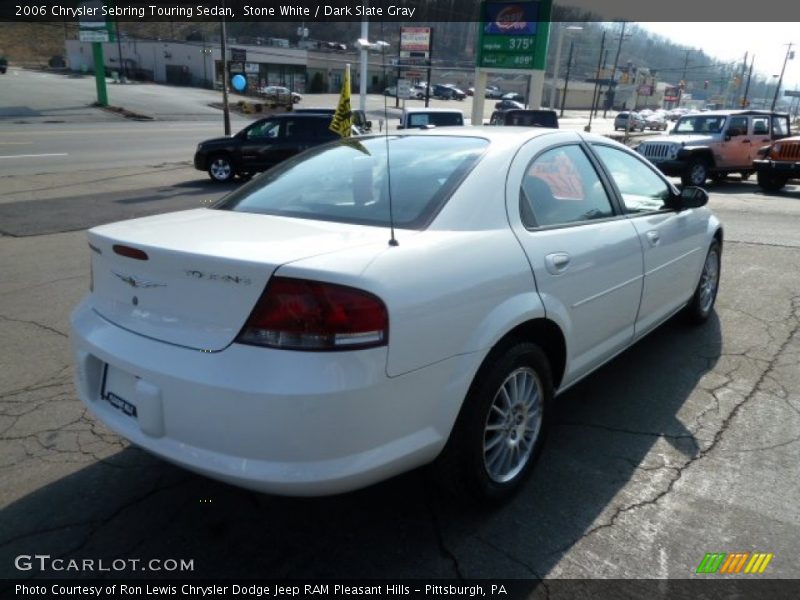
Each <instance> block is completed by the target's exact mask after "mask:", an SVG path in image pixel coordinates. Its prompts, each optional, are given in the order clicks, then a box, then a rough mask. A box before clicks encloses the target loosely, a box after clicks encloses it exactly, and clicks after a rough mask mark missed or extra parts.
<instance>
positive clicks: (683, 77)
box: [678, 50, 689, 107]
mask: <svg viewBox="0 0 800 600" xmlns="http://www.w3.org/2000/svg"><path fill="white" fill-rule="evenodd" d="M688 68H689V50H687V51H686V58H685V59H684V61H683V75H681V81H682V82H683V85H682V86H679V87H678V107H680V105H681V100H683V88H685V87H686V69H688Z"/></svg>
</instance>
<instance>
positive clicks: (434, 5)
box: [0, 0, 800, 35]
mask: <svg viewBox="0 0 800 600" xmlns="http://www.w3.org/2000/svg"><path fill="white" fill-rule="evenodd" d="M523 3H524V2H517V3H516V4H523ZM556 6H557V8H558V9H559V10H557V11H556V12H555V13H554V15H553V16H554V18H558V17H559V14H569V15H572V17H573V19H574V17H575V15H580V20H581V21H613V20H625V21H669V22H674V21H675V20H676V19H678V20H683V21H691V22H704V21H708V22H717V21H719V20H720V19H723V20H725V21H740V22H753V21H761V22H769V21H780V22H786V21H800V2H785V0H760V1H759V3H758V9H757V10H754V9H753V5H752V4H748V3H739V4H732V3H727V4H726V5H725V10H724V11H721V10H720V5H719V3H715V2H696V1H695V0H671V1H670V2H631V1H630V0H562V1H560V2H556ZM91 8H94V9H97V10H99V11H100V12H97V13H95V14H88V13H87V11H88V9H91ZM512 10H514V9H512ZM562 10H564V11H565V10H569V12H568V13H560V12H559V11H562ZM500 16H501V17H502V16H503V15H500ZM86 17H90V18H103V19H112V20H120V21H123V22H131V21H134V22H135V21H175V22H180V21H184V22H185V21H196V22H200V21H215V22H218V21H220V20H221V19H222V18H225V19H226V20H228V21H252V22H278V21H283V22H293V23H295V22H296V23H298V24H300V23H302V22H305V23H313V22H326V21H327V22H340V21H361V20H363V19H365V18H366V19H369V20H370V21H386V22H393V23H397V24H413V23H417V24H421V25H422V24H435V23H437V22H438V23H444V22H456V21H461V22H465V21H467V22H474V23H479V22H481V21H482V17H483V15H481V3H480V0H459V1H458V2H454V1H453V0H369V2H367V1H366V0H361V1H359V0H292V1H286V2H284V1H282V0H275V1H270V2H264V1H261V0H114V1H113V2H106V3H103V7H102V8H98V7H97V3H96V2H92V1H91V0H89V1H81V0H36V1H29V0H24V1H23V0H0V21H48V22H58V23H62V22H64V21H77V20H78V19H82V18H86ZM573 19H570V20H573ZM497 22H502V19H500V20H499V21H497ZM525 22H526V23H529V24H531V23H533V20H532V19H526V20H525ZM539 22H541V19H540V20H539ZM529 27H533V25H529ZM488 33H489V34H490V35H492V34H495V33H499V32H498V31H490V32H488ZM520 33H522V34H523V35H533V34H534V33H535V32H534V31H533V30H528V31H524V32H520Z"/></svg>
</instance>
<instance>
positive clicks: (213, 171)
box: [208, 154, 236, 183]
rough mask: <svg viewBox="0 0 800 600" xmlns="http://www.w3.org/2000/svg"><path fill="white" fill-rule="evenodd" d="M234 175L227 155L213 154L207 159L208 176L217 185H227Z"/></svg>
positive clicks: (234, 172)
mask: <svg viewBox="0 0 800 600" xmlns="http://www.w3.org/2000/svg"><path fill="white" fill-rule="evenodd" d="M235 175H236V170H235V169H234V168H233V163H232V162H231V159H230V157H229V156H228V155H227V154H215V155H214V156H212V157H211V158H209V159H208V176H209V177H211V180H212V181H216V182H217V183H227V182H229V181H231V180H232V179H233V178H234V176H235Z"/></svg>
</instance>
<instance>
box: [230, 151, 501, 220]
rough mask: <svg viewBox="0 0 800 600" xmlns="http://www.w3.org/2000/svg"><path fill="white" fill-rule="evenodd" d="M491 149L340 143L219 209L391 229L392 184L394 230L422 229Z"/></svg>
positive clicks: (287, 165) (295, 161) (282, 169)
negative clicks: (389, 226)
mask: <svg viewBox="0 0 800 600" xmlns="http://www.w3.org/2000/svg"><path fill="white" fill-rule="evenodd" d="M488 144H489V142H488V141H487V140H485V139H481V138H473V137H439V136H392V137H385V136H384V137H372V138H358V139H348V140H340V141H338V142H336V143H334V144H328V145H325V146H321V147H319V148H315V149H313V150H310V151H308V152H305V153H303V154H302V155H301V156H298V157H295V158H292V159H290V160H288V161H285V162H283V163H281V164H279V165H278V166H277V167H274V168H273V169H270V170H269V171H267V172H265V173H264V174H263V175H261V176H260V177H258V178H257V179H254V180H253V181H252V182H250V183H249V184H247V185H245V186H243V187H241V188H239V189H238V190H236V191H235V192H233V193H232V194H230V195H228V196H226V197H225V198H223V200H222V201H221V202H220V203H219V204H217V205H216V206H215V208H217V209H220V210H233V211H237V212H250V213H258V214H267V215H279V216H285V217H297V218H301V219H319V220H325V221H339V222H344V223H355V224H363V225H378V226H388V225H389V185H390V182H391V200H392V212H393V215H394V224H395V226H396V227H402V228H406V229H422V228H424V227H426V226H427V224H428V223H429V222H430V221H431V219H432V218H433V217H434V216H435V215H436V213H438V211H439V209H440V208H441V207H442V205H443V204H444V203H445V202H446V201H447V199H448V198H449V197H450V195H451V194H452V192H453V191H454V190H455V189H456V188H457V187H458V186H459V184H460V183H461V181H462V180H463V178H464V177H465V176H466V175H467V173H469V171H470V170H471V169H472V167H473V166H474V165H475V163H476V162H477V161H478V159H479V158H480V156H481V155H482V154H483V152H484V150H485V149H486V147H487V146H488ZM387 148H388V157H387ZM387 163H388V164H389V165H390V166H389V167H388V168H387Z"/></svg>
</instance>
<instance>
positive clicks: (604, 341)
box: [72, 127, 722, 500]
mask: <svg viewBox="0 0 800 600" xmlns="http://www.w3.org/2000/svg"><path fill="white" fill-rule="evenodd" d="M707 200H708V196H707V195H706V193H705V192H704V191H703V190H702V189H700V188H686V189H684V190H683V191H682V192H680V193H679V192H678V191H677V190H676V188H674V187H673V185H672V184H671V183H669V182H668V181H667V180H666V179H664V177H663V176H662V175H661V174H660V173H659V172H658V171H657V170H656V169H654V168H653V167H652V166H651V165H650V163H648V162H647V161H646V160H645V159H643V158H642V157H641V156H639V155H637V154H635V153H634V152H632V151H630V150H628V149H626V148H625V147H623V146H621V145H619V144H617V143H615V142H612V141H609V140H608V139H605V138H602V137H598V136H593V135H587V134H582V133H578V132H575V131H563V130H562V131H556V130H544V129H530V128H513V127H507V128H498V127H493V128H486V129H483V128H475V129H464V128H459V129H458V130H456V129H452V130H449V131H448V130H446V129H440V130H438V131H437V130H431V131H420V132H414V133H409V134H405V133H404V134H403V135H392V136H388V137H386V136H385V137H381V136H377V137H363V138H354V139H350V140H341V141H337V142H334V143H332V144H328V145H325V146H320V147H317V148H315V149H312V150H309V151H307V152H305V153H303V154H302V155H299V156H297V157H295V158H293V159H290V160H289V161H287V162H285V163H282V164H280V165H278V166H277V167H275V168H273V169H271V170H270V171H267V172H266V173H264V174H263V175H262V176H260V177H258V178H257V179H255V180H254V181H252V182H250V183H249V184H247V185H245V186H243V187H241V188H239V189H238V190H237V191H235V192H233V193H232V194H230V195H228V196H227V197H225V198H223V199H222V200H221V201H220V202H219V203H218V204H217V205H215V206H213V207H211V208H200V209H196V210H188V211H183V212H177V213H172V214H166V215H160V216H155V217H146V218H141V219H135V220H132V221H126V222H122V223H115V224H111V225H104V226H101V227H96V228H94V229H92V230H90V231H89V232H88V238H89V239H88V241H89V248H90V249H91V264H92V272H93V280H92V288H91V293H90V294H89V295H88V296H87V297H86V298H85V299H84V300H83V301H82V302H81V304H80V305H79V306H78V307H77V308H76V310H75V312H74V313H73V315H72V334H73V343H74V353H75V359H76V361H77V377H76V381H77V387H78V390H79V394H80V397H81V399H82V400H83V402H85V403H86V405H87V406H88V407H89V408H90V409H91V411H92V412H93V413H94V414H95V415H96V416H97V417H98V418H99V419H100V420H102V421H103V422H104V423H105V424H106V425H108V426H109V427H111V428H112V429H113V430H114V431H116V432H117V433H119V434H120V435H122V436H124V437H126V438H127V439H129V440H131V441H132V442H134V443H135V444H137V445H139V446H141V447H142V448H145V449H147V450H149V451H151V452H153V453H154V454H157V455H158V456H161V457H163V458H165V459H166V460H169V461H172V462H174V463H176V464H179V465H182V466H184V467H186V468H188V469H191V470H193V471H197V472H199V473H203V474H205V475H208V476H210V477H214V478H217V479H221V480H223V481H227V482H230V483H233V484H236V485H241V486H244V487H249V488H253V489H256V490H263V491H267V492H273V493H278V494H290V495H321V494H331V493H337V492H342V491H346V490H351V489H354V488H358V487H362V486H366V485H369V484H371V483H374V482H376V481H379V480H382V479H386V478H388V477H391V476H392V475H395V474H397V473H401V472H403V471H406V470H409V469H412V468H414V467H417V466H419V465H423V464H426V463H430V462H435V464H436V465H437V466H439V467H441V468H440V469H439V471H440V472H441V473H443V474H447V476H448V477H449V479H450V480H451V483H453V484H456V485H457V487H458V488H459V489H462V490H463V489H466V490H468V491H469V492H471V493H472V494H473V495H474V496H476V497H477V498H478V499H481V500H496V499H499V498H503V497H505V496H507V495H509V494H510V493H511V492H512V491H514V490H515V489H516V488H518V487H519V485H520V483H521V482H522V481H523V479H524V477H525V475H526V474H527V473H528V472H529V471H530V468H531V466H532V464H533V459H534V457H535V456H536V454H537V452H538V451H539V449H540V446H541V444H542V440H543V434H544V431H545V429H546V425H547V421H548V416H549V413H550V409H551V403H552V400H553V398H554V396H555V395H556V394H557V393H559V392H562V391H563V390H565V389H567V388H568V387H570V386H571V385H573V384H574V383H575V382H577V381H578V380H580V379H581V378H583V377H585V376H586V375H587V374H589V373H590V372H592V371H593V370H594V369H597V368H598V367H599V366H600V365H602V364H603V363H605V362H606V361H608V360H609V359H611V358H612V357H613V356H615V355H616V354H618V353H619V352H620V351H622V350H623V349H625V348H627V347H628V346H630V345H631V344H633V343H634V342H636V341H637V340H638V339H639V338H641V337H642V336H643V335H645V334H646V333H647V332H649V331H651V330H652V329H653V328H654V327H656V326H657V325H659V324H660V323H662V322H663V321H664V320H666V319H668V318H669V317H670V316H671V315H673V314H675V313H676V312H678V311H681V310H683V311H684V312H685V313H686V315H687V316H689V317H691V318H692V319H693V320H695V321H698V322H699V321H703V320H705V319H706V318H707V317H708V316H709V313H710V312H711V311H712V308H713V305H714V300H715V298H716V294H717V286H718V282H719V274H720V256H721V251H722V229H721V227H720V223H719V221H718V220H717V218H716V217H714V216H713V215H712V214H711V212H710V211H709V210H708V209H707V208H706V207H705V204H706V202H707ZM392 225H394V228H392Z"/></svg>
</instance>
